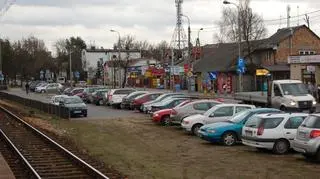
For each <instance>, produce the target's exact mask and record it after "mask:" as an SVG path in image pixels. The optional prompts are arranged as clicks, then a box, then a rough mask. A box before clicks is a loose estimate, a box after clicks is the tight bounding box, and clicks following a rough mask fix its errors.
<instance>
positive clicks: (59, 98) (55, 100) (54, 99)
mask: <svg viewBox="0 0 320 179" xmlns="http://www.w3.org/2000/svg"><path fill="white" fill-rule="evenodd" d="M68 97H69V96H67V95H56V96H53V97H52V98H51V101H50V102H51V104H54V105H57V106H59V105H60V102H61V101H63V99H64V98H68Z"/></svg>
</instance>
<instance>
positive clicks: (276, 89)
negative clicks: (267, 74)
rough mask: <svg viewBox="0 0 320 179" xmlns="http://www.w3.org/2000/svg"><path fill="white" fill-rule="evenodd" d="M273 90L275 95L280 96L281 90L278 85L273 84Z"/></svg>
mask: <svg viewBox="0 0 320 179" xmlns="http://www.w3.org/2000/svg"><path fill="white" fill-rule="evenodd" d="M273 91H274V95H275V96H281V91H280V88H279V86H278V85H274V86H273Z"/></svg>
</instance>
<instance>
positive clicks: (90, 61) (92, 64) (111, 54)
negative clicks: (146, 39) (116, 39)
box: [81, 49, 141, 84]
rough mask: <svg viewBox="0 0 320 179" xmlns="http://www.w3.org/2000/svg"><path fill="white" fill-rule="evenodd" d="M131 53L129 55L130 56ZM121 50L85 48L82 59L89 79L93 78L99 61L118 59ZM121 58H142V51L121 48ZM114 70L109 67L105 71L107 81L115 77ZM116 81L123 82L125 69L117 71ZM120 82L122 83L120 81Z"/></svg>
mask: <svg viewBox="0 0 320 179" xmlns="http://www.w3.org/2000/svg"><path fill="white" fill-rule="evenodd" d="M128 55H129V57H128ZM118 56H119V52H118V50H114V49H84V50H82V53H81V59H82V64H83V68H84V71H86V72H87V73H88V79H93V78H94V76H95V73H96V70H97V63H98V61H100V60H101V59H102V61H103V63H105V62H108V61H111V60H112V59H118ZM120 57H121V58H120V59H121V60H126V59H127V58H128V59H130V60H134V59H140V58H141V51H139V50H121V51H120ZM112 72H113V70H112V69H111V68H108V67H107V70H106V71H105V76H107V77H106V78H107V79H105V81H110V80H111V79H112V78H113V76H112V75H113V74H112ZM115 76H116V82H117V83H118V84H120V83H121V81H122V78H123V70H118V71H117V72H116V75H115ZM119 82H120V83H119Z"/></svg>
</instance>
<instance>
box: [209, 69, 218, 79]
mask: <svg viewBox="0 0 320 179" xmlns="http://www.w3.org/2000/svg"><path fill="white" fill-rule="evenodd" d="M209 77H210V79H211V80H215V79H217V72H214V71H213V72H209Z"/></svg>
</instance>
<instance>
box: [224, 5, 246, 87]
mask: <svg viewBox="0 0 320 179" xmlns="http://www.w3.org/2000/svg"><path fill="white" fill-rule="evenodd" d="M223 4H232V5H235V6H236V7H237V9H238V33H239V34H238V36H239V41H238V46H239V47H238V48H239V49H238V50H239V51H238V60H240V59H241V26H240V21H241V19H240V18H241V14H240V13H241V12H240V5H238V4H235V3H233V2H229V1H227V0H224V1H223ZM239 91H240V92H241V91H242V73H241V72H240V73H239Z"/></svg>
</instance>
